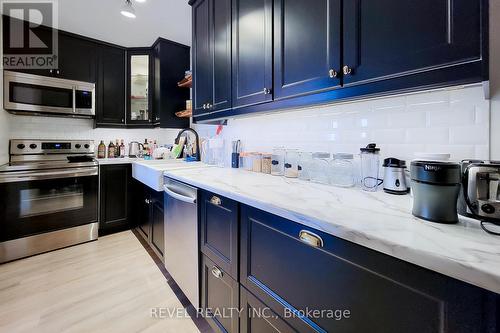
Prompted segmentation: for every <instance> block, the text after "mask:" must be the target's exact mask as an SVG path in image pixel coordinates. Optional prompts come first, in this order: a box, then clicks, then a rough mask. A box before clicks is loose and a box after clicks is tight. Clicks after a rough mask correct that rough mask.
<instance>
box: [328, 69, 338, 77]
mask: <svg viewBox="0 0 500 333" xmlns="http://www.w3.org/2000/svg"><path fill="white" fill-rule="evenodd" d="M328 75H329V76H330V78H332V79H333V78H336V77H337V76H338V75H339V73H337V71H336V70H334V69H330V70H329V71H328Z"/></svg>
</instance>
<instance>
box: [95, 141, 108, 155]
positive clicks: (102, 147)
mask: <svg viewBox="0 0 500 333" xmlns="http://www.w3.org/2000/svg"><path fill="white" fill-rule="evenodd" d="M97 158H106V145H105V144H104V140H101V143H100V144H99V146H97Z"/></svg>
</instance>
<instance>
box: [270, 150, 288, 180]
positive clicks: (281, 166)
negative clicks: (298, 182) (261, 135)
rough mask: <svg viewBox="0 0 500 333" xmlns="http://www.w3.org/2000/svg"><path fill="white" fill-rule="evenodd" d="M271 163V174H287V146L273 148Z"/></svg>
mask: <svg viewBox="0 0 500 333" xmlns="http://www.w3.org/2000/svg"><path fill="white" fill-rule="evenodd" d="M271 164H272V165H271V175H273V176H283V175H284V174H285V148H281V147H278V148H274V149H273V155H272V160H271Z"/></svg>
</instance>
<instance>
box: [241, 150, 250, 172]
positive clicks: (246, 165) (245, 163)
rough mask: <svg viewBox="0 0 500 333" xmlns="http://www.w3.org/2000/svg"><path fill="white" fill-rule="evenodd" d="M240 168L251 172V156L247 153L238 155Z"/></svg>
mask: <svg viewBox="0 0 500 333" xmlns="http://www.w3.org/2000/svg"><path fill="white" fill-rule="evenodd" d="M240 168H242V169H244V170H247V171H252V154H251V153H248V152H241V153H240Z"/></svg>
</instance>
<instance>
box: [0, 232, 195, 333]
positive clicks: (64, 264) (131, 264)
mask: <svg viewBox="0 0 500 333" xmlns="http://www.w3.org/2000/svg"><path fill="white" fill-rule="evenodd" d="M157 307H161V308H169V309H176V308H179V309H182V308H183V307H182V305H181V303H180V301H179V300H178V299H177V297H176V296H175V293H174V292H173V291H172V289H171V288H170V287H169V285H168V283H167V280H166V279H165V277H164V276H163V274H162V273H161V272H160V270H159V269H158V267H157V266H156V264H155V263H154V261H153V260H152V258H151V257H150V256H149V254H148V253H147V251H146V250H145V249H144V248H143V247H142V245H141V244H140V242H139V241H138V239H137V238H136V237H135V236H134V234H132V232H130V231H126V232H122V233H118V234H114V235H110V236H105V237H102V238H99V240H98V241H94V242H90V243H86V244H81V245H77V246H73V247H69V248H66V249H62V250H58V251H54V252H49V253H45V254H41V255H38V256H34V257H31V258H27V259H22V260H18V261H14V262H11V263H7V264H3V265H0V332H2V333H3V332H8V333H13V332H30V333H32V332H37V333H38V332H41V333H58V332H85V333H88V332H120V333H123V332H175V333H184V332H186V333H191V332H199V331H198V329H197V327H196V326H195V324H194V323H193V321H192V320H191V319H190V318H175V319H172V318H164V319H161V318H154V317H152V316H151V309H152V308H157Z"/></svg>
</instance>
